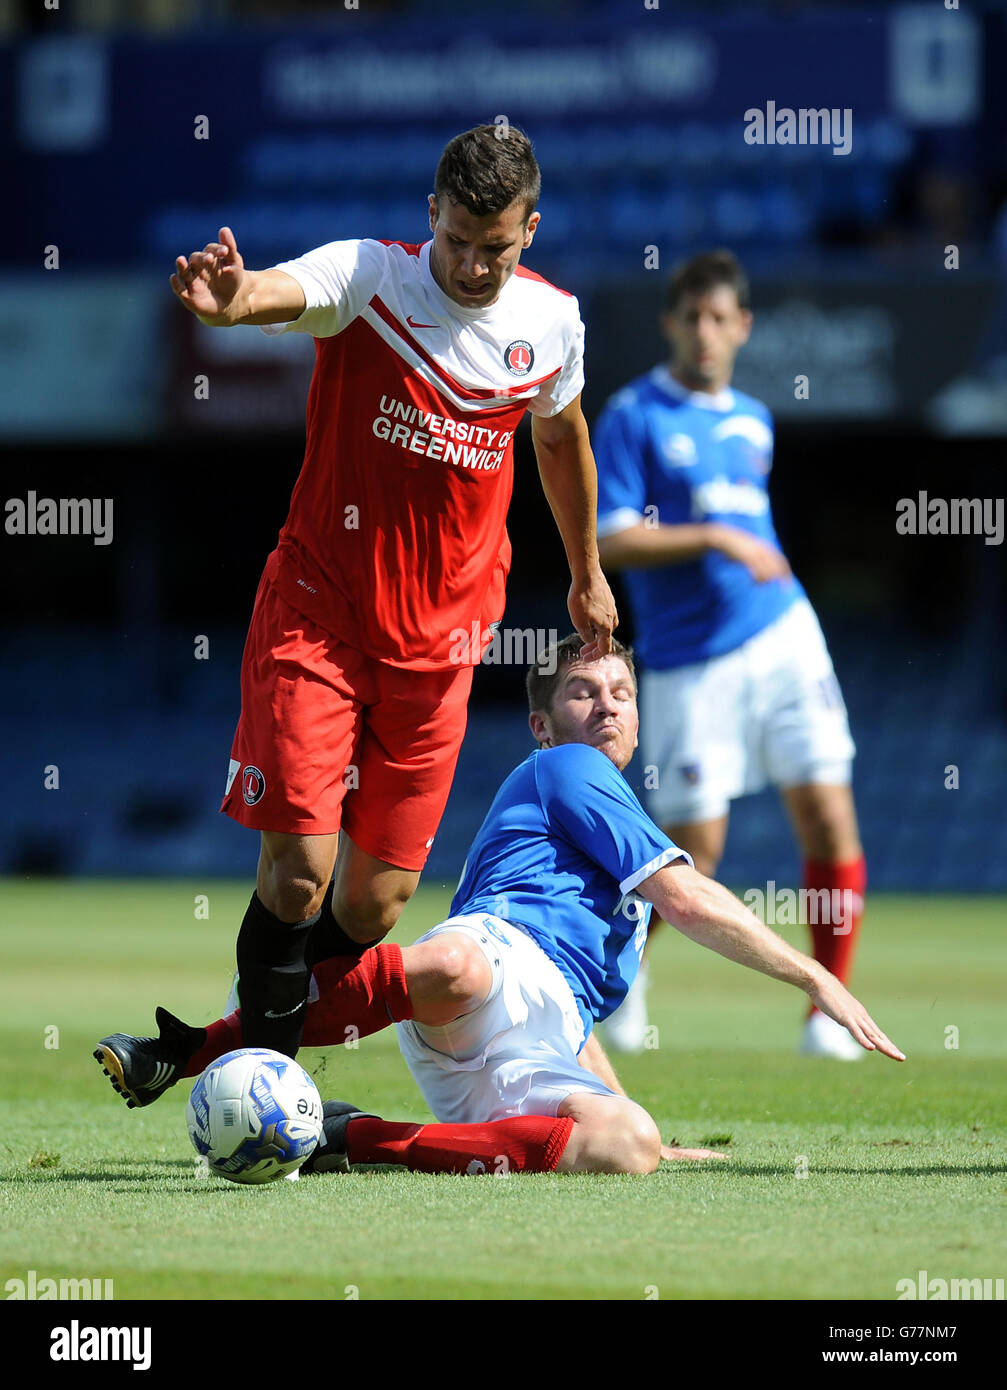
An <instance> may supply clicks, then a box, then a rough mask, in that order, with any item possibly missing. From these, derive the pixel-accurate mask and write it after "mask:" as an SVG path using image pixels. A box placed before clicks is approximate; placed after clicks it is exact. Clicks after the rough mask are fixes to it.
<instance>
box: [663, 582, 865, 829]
mask: <svg viewBox="0 0 1007 1390" xmlns="http://www.w3.org/2000/svg"><path fill="white" fill-rule="evenodd" d="M640 705H641V719H640V743H641V747H642V752H643V761H644V764H645V765H646V767H647V769H648V779H647V780H648V785H652V786H653V790H652V791H651V793H650V812H651V815H652V816H653V817H654V819H655V820H656V821H657V822H658V823H659V824H660V825H670V824H674V823H676V822H679V823H684V824H691V823H693V822H694V821H702V820H714V819H716V818H717V817H719V816H723V815H726V814H727V809H728V804H729V803H730V802H731V801H732V800H733V799H734V798H735V797H737V796H745V795H746V794H748V793H750V792H757V791H761V790H762V789H763V787H765V786H766V785H767V783H770V782H771V783H773V784H774V785H776V786H779V787H794V786H800V785H802V784H803V783H807V782H820V783H830V784H843V783H848V782H849V780H850V773H851V766H850V765H851V763H852V760H853V755H854V753H855V752H856V749H855V747H854V744H853V740H852V738H851V737H850V727H849V723H848V721H847V718H846V706H845V705H844V703H843V696H842V692H841V691H840V689H839V683H838V681H837V680H836V673H835V671H834V670H833V668H832V659H831V658H830V656H829V652H828V648H827V647H826V645H825V638H824V637H823V635H822V629H821V627H820V626H819V624H818V619H817V618H816V617H815V613H814V609H813V608H812V607H811V604H810V603H808V601H807V599H798V600H797V602H796V603H794V604H793V605H792V606H791V607H790V608H788V609H787V611H786V613H784V614H783V616H782V617H780V618H778V619H777V620H776V622H775V623H770V625H769V627H767V628H764V629H763V630H762V632H757V633H756V634H755V636H754V637H751V638H749V640H748V641H747V642H743V643H742V645H741V646H740V647H737V648H736V649H735V650H734V651H733V652H727V653H726V654H725V655H724V656H717V657H711V658H710V660H708V661H697V662H694V663H693V664H691V665H689V666H678V667H675V668H674V669H673V670H671V671H647V672H645V673H644V676H643V679H642V681H641V691H640ZM655 774H656V775H655Z"/></svg>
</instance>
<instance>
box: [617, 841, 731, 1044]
mask: <svg viewBox="0 0 1007 1390" xmlns="http://www.w3.org/2000/svg"><path fill="white" fill-rule="evenodd" d="M727 821H728V818H727V816H726V815H724V816H717V817H716V818H715V819H712V820H705V821H687V822H685V823H682V824H676V825H665V826H662V829H663V830H664V833H665V834H666V835H667V836H668V838H669V839H670V840H673V841H674V842H675V844H676V845H678V846H679V847H680V848H681V849H684V850H685V851H686V852H687V853H688V854H691V855H692V859H693V863H694V864H695V865H696V868H697V869H698V870H699V872H700V873H701V874H705V875H706V876H707V878H713V877H714V875H715V873H716V869H717V865H718V864H719V863H720V860H721V856H722V855H723V853H724V844H725V842H726V840H727ZM660 925H661V918H660V917H659V916H658V915H657V913H656V912H655V913H653V914H652V915H651V919H650V930H649V932H648V935H647V941H648V949H649V942H650V939H651V938H652V937H653V935H654V932H655V931H656V930H657V929H658V927H659V926H660ZM647 975H648V972H647V958H646V956H644V960H643V964H642V965H641V967H640V973H639V975H638V976H637V977H636V980H635V981H634V982H633V986H632V988H631V989H630V991H629V993H628V994H627V996H626V998H625V999H624V1000H623V1002H622V1003H621V1004H620V1005H619V1007H618V1008H617V1009H616V1010H615V1012H614V1013H613V1014H611V1015H610V1017H609V1018H608V1019H606V1021H605V1039H606V1041H607V1042H608V1045H609V1046H610V1047H611V1048H612V1049H613V1051H615V1052H623V1053H627V1052H628V1053H632V1052H642V1051H643V1049H644V1047H645V1045H646V1039H647V1027H648V1022H647Z"/></svg>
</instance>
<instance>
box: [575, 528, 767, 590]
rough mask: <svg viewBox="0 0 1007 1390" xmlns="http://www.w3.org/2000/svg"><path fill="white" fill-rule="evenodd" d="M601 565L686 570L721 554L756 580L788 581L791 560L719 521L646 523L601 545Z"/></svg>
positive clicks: (603, 538) (747, 534)
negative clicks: (713, 553)
mask: <svg viewBox="0 0 1007 1390" xmlns="http://www.w3.org/2000/svg"><path fill="white" fill-rule="evenodd" d="M598 550H599V552H600V554H601V563H602V564H603V565H604V566H605V568H606V569H613V570H643V569H657V568H659V567H660V566H662V565H684V564H687V563H688V562H689V561H691V560H699V559H701V558H702V557H703V556H704V555H707V554H709V552H710V551H712V550H719V551H720V552H721V554H722V555H726V556H727V557H728V559H730V560H737V562H738V564H740V565H744V566H745V568H746V569H747V570H748V572H749V573H750V574H751V576H752V578H753V579H756V580H758V581H759V582H760V583H764V582H765V581H766V580H767V579H787V578H789V577H790V566H789V565H788V564H787V559H786V556H785V555H784V554H783V553H782V552H781V551H779V550H777V549H776V547H775V546H773V545H767V543H766V542H765V541H763V540H760V539H759V538H758V536H752V535H750V534H749V533H748V532H747V531H743V530H742V529H741V527H739V526H728V525H726V524H725V523H723V522H719V521H700V522H693V523H689V524H685V525H680V526H669V525H666V524H665V523H664V522H658V523H657V524H655V525H651V524H650V523H649V522H646V521H640V522H636V523H635V524H634V525H632V526H627V527H626V528H625V529H624V530H622V531H616V532H615V533H614V534H612V535H608V536H602V537H600V538H599V541H598Z"/></svg>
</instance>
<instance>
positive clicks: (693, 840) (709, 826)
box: [661, 815, 728, 878]
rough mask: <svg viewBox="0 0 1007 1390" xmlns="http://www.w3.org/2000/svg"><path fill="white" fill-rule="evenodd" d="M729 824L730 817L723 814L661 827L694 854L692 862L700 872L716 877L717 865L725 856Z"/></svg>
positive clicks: (679, 844)
mask: <svg viewBox="0 0 1007 1390" xmlns="http://www.w3.org/2000/svg"><path fill="white" fill-rule="evenodd" d="M727 826H728V817H727V815H723V816H715V817H714V818H713V819H712V820H697V821H691V822H690V821H685V822H676V823H675V824H672V825H665V826H662V827H661V828H662V830H663V831H664V833H665V834H666V835H667V836H668V839H669V840H673V841H674V842H675V844H676V845H678V847H679V849H684V850H685V852H686V854H691V855H692V862H693V863H694V864H695V866H696V869H697V871H698V872H699V873H701V874H705V875H706V877H707V878H715V877H716V875H717V867H718V865H719V864H720V861H721V859H722V858H723V857H724V845H725V844H726V843H727Z"/></svg>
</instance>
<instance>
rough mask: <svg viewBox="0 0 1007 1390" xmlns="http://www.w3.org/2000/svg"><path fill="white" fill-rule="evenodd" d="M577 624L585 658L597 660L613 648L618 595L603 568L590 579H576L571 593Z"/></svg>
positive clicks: (582, 656)
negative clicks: (613, 594) (614, 595)
mask: <svg viewBox="0 0 1007 1390" xmlns="http://www.w3.org/2000/svg"><path fill="white" fill-rule="evenodd" d="M567 608H568V609H569V610H570V617H571V619H572V621H573V625H574V627H575V628H576V629H577V631H578V632H579V633H580V636H581V638H582V640H583V642H584V650H583V651H582V652H581V654H580V657H581V660H582V661H597V660H599V659H600V658H601V657H603V656H608V654H609V653H610V652H611V650H612V633H613V632H614V631H615V629H616V628H617V627H618V626H619V614H618V613H617V612H616V607H615V599H614V598H613V597H612V590H611V589H610V588H609V587H608V580H607V579H606V578H605V576H604V574H603V573H602V571H601V570H600V569H596V570H593V571H592V572H591V573H590V574H589V575H588V577H587V578H586V579H584V580H576V579H575V580H574V582H573V583H572V584H571V585H570V593H569V595H568V597H567Z"/></svg>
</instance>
